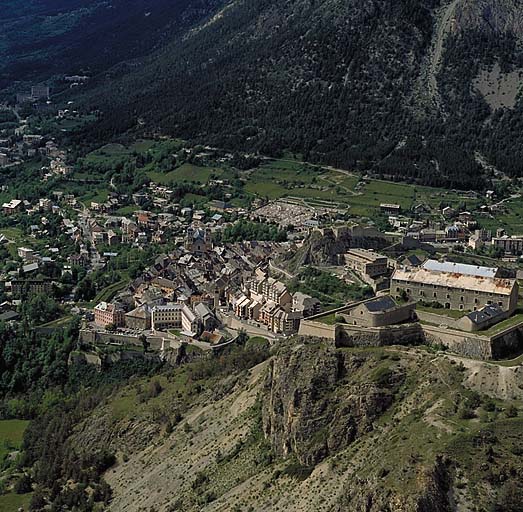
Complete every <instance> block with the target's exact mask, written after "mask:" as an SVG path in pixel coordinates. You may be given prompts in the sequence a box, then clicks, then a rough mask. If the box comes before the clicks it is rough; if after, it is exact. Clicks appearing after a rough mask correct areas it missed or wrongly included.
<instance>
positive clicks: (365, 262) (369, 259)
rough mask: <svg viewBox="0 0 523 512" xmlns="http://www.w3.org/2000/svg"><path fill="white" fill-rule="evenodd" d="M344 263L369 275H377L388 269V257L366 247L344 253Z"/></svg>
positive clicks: (384, 272) (360, 272)
mask: <svg viewBox="0 0 523 512" xmlns="http://www.w3.org/2000/svg"><path fill="white" fill-rule="evenodd" d="M345 265H346V266H347V267H348V268H350V269H351V270H354V271H356V272H358V273H359V274H362V275H366V276H369V277H372V278H374V277H378V276H381V275H384V274H386V273H387V271H388V258H387V257H386V256H381V255H380V254H377V253H375V252H373V251H368V250H366V249H351V250H350V251H349V252H348V253H347V254H345Z"/></svg>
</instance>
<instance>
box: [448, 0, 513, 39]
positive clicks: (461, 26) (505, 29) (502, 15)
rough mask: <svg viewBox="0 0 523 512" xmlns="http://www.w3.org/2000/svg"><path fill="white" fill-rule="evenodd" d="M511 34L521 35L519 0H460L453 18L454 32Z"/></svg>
mask: <svg viewBox="0 0 523 512" xmlns="http://www.w3.org/2000/svg"><path fill="white" fill-rule="evenodd" d="M474 29H476V30H480V31H482V32H494V33H498V34H513V35H515V36H516V37H517V38H519V39H521V38H522V37H523V3H522V2H521V0H461V1H460V2H458V4H457V6H456V13H455V19H454V20H453V31H454V33H458V32H459V33H465V32H467V31H469V30H474Z"/></svg>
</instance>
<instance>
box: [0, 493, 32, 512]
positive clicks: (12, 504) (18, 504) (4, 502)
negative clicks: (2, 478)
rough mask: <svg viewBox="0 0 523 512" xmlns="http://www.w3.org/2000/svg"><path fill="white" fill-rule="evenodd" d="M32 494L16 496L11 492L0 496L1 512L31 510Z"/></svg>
mask: <svg viewBox="0 0 523 512" xmlns="http://www.w3.org/2000/svg"><path fill="white" fill-rule="evenodd" d="M31 496H32V494H16V493H14V492H10V493H9V494H4V495H3V496H0V512H16V511H17V510H19V509H20V508H22V509H23V510H29V503H30V501H31Z"/></svg>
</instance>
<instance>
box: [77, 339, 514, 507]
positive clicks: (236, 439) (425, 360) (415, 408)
mask: <svg viewBox="0 0 523 512" xmlns="http://www.w3.org/2000/svg"><path fill="white" fill-rule="evenodd" d="M490 366H491V365H488V364H485V363H477V364H474V365H472V366H471V367H470V368H469V369H467V368H465V367H462V366H461V365H459V363H458V364H456V361H454V360H452V359H451V358H447V357H445V356H435V355H433V354H430V353H428V352H425V351H421V350H415V349H412V350H398V349H393V348H390V349H368V350H359V349H335V348H334V347H331V346H329V345H328V344H323V343H321V342H320V341H319V340H309V339H303V338H302V339H299V338H296V339H293V340H287V341H286V342H285V343H284V344H283V345H282V346H280V347H279V348H278V350H277V351H276V353H275V354H274V355H273V356H272V357H271V358H270V359H269V360H267V361H265V362H263V363H261V364H258V365H256V366H254V367H252V368H251V369H250V370H249V371H248V372H246V373H245V372H244V373H242V374H238V373H235V372H232V373H230V375H228V376H227V377H222V378H221V380H220V379H219V380H216V379H214V380H213V379H211V380H208V379H206V378H205V375H206V374H205V372H204V373H203V374H201V372H198V371H196V372H194V371H192V370H191V369H190V365H189V366H188V367H187V369H188V371H189V375H192V378H190V379H187V380H186V379H185V378H184V377H183V375H186V371H187V370H184V369H178V370H174V371H173V372H172V373H168V374H166V376H165V377H162V386H163V390H162V392H161V394H160V395H159V396H157V397H152V398H147V399H146V400H145V401H143V400H142V399H140V398H139V397H140V396H141V395H140V393H141V391H140V390H143V389H147V386H148V383H147V382H146V381H145V382H143V381H139V382H135V383H134V384H133V385H132V386H129V387H128V388H126V389H124V390H122V391H120V392H118V393H117V394H115V395H114V396H113V397H112V398H111V399H109V401H107V402H106V403H105V404H102V405H100V406H99V407H98V408H97V409H96V410H95V411H94V412H93V413H92V414H91V415H90V416H89V417H88V418H86V419H85V420H84V421H83V422H82V423H81V424H80V425H79V426H77V427H76V429H75V433H73V436H72V438H71V442H72V444H73V446H76V447H77V449H79V450H82V449H83V447H85V446H89V450H94V449H96V448H97V447H100V446H101V447H103V448H105V449H107V448H109V449H110V450H111V451H114V452H117V453H118V460H119V462H118V464H117V465H116V466H115V467H114V468H112V469H110V470H109V471H108V472H107V473H106V475H105V478H106V480H107V481H108V482H109V483H110V485H111V487H112V488H113V500H112V502H111V505H110V510H114V511H128V512H131V511H144V510H156V511H159V512H160V511H162V512H163V511H170V512H172V511H176V510H183V511H192V510H199V511H202V510H209V511H211V510H212V511H231V510H233V511H244V510H251V511H258V510H260V511H261V510H273V511H278V510H279V511H283V510H287V511H302V512H305V511H310V510H317V511H325V512H326V511H337V512H342V511H347V510H350V511H354V512H360V511H361V512H363V511H366V512H378V511H380V512H381V511H390V512H392V511H394V512H422V511H423V512H443V511H451V510H452V511H453V510H474V509H475V508H474V507H476V509H478V510H481V509H485V510H505V511H511V510H518V509H517V508H510V506H511V503H512V504H513V503H516V504H517V503H519V502H518V501H517V500H519V499H520V498H521V490H520V489H519V490H518V485H519V483H518V482H519V480H518V479H520V478H521V476H522V475H523V466H522V465H521V460H520V458H519V454H520V447H519V444H520V443H519V437H520V429H521V421H522V420H521V418H517V417H516V418H508V413H507V412H502V411H503V410H505V411H508V410H509V406H510V404H511V402H510V401H506V402H504V401H502V400H499V399H497V398H496V397H497V396H498V394H497V391H501V389H498V388H497V387H496V386H495V385H494V381H493V377H492V368H490ZM505 370H506V372H508V371H509V369H504V372H505ZM510 371H511V373H512V374H513V378H514V385H513V391H514V392H515V393H516V395H517V396H518V397H521V389H519V388H518V386H521V374H520V372H518V371H514V369H512V370H510ZM180 372H181V373H180ZM489 376H490V377H489ZM504 379H505V382H507V380H506V378H505V377H504ZM487 382H490V383H491V387H490V389H487V387H488V386H487ZM476 385H481V386H482V391H484V392H486V393H490V394H491V395H492V396H493V397H494V398H489V397H487V396H486V395H481V396H480V395H478V394H477V392H475V391H474V387H475V386H476ZM470 388H472V389H470ZM184 397H189V398H190V402H191V403H190V405H189V406H188V409H187V410H186V411H185V412H184V413H183V417H181V419H180V420H179V423H178V424H177V425H175V426H174V427H172V426H171V427H169V428H168V429H167V430H166V427H165V424H166V421H168V418H169V414H170V413H171V412H172V410H178V411H179V410H181V409H180V408H179V407H180V405H179V402H180V400H182V401H183V400H184ZM168 423H169V422H168ZM514 500H515V501H514ZM517 506H519V505H517ZM494 507H497V508H494Z"/></svg>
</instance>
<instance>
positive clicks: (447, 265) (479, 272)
mask: <svg viewBox="0 0 523 512" xmlns="http://www.w3.org/2000/svg"><path fill="white" fill-rule="evenodd" d="M423 268H424V269H425V270H432V271H434V272H448V273H451V274H462V275H466V276H477V277H496V274H497V273H498V269H497V268H493V267H479V266H475V265H466V264H465V263H454V262H452V261H436V260H427V261H426V262H425V263H424V264H423Z"/></svg>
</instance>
